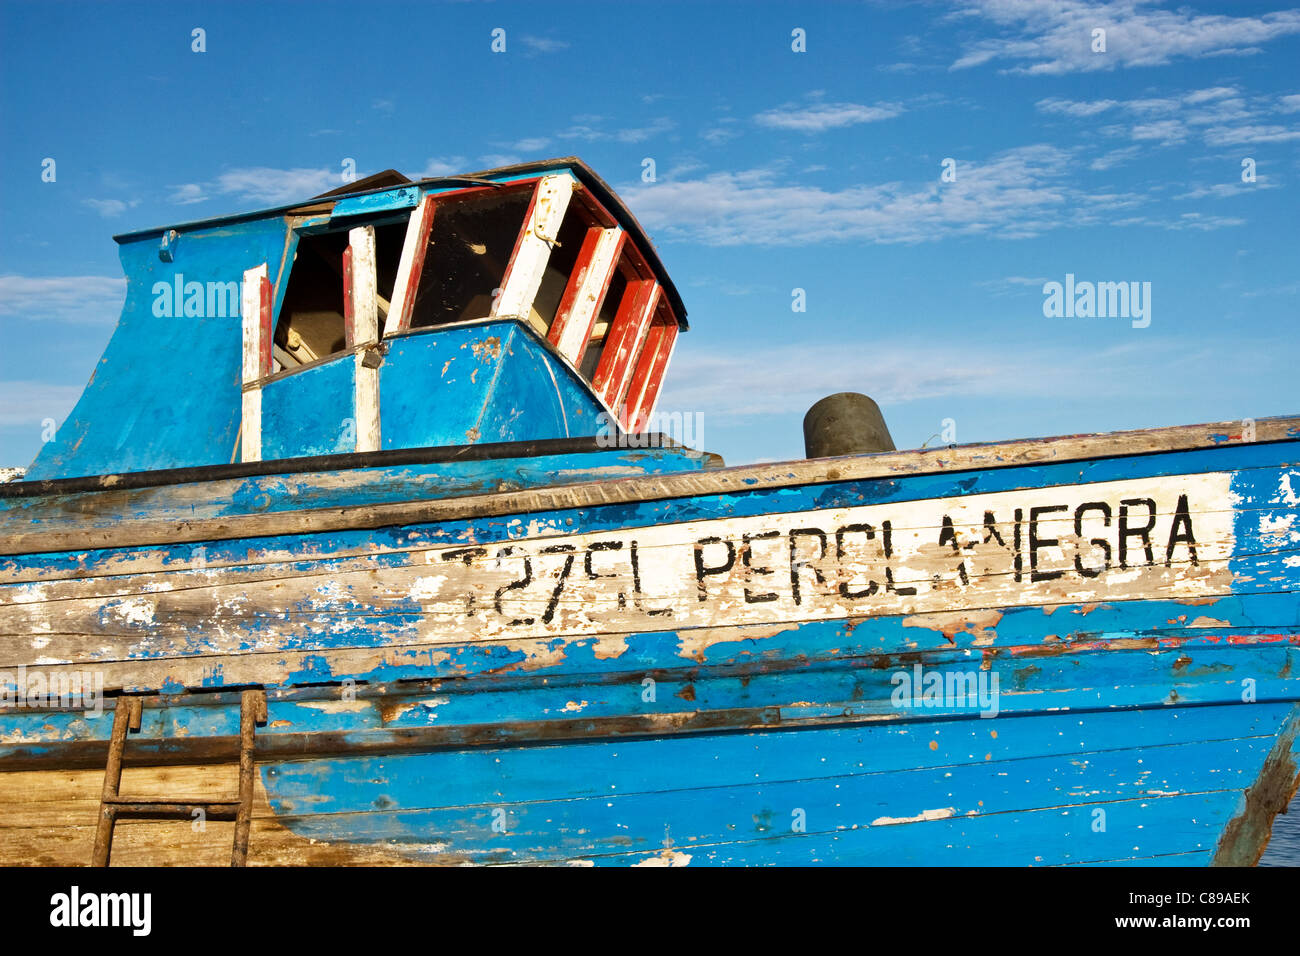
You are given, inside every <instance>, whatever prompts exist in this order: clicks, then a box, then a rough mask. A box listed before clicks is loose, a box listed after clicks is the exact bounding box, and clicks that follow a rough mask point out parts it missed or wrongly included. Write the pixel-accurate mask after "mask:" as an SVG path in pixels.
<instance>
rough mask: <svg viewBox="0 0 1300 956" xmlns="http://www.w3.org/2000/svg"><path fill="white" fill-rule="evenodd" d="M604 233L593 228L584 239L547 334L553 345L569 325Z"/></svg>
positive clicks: (595, 227)
mask: <svg viewBox="0 0 1300 956" xmlns="http://www.w3.org/2000/svg"><path fill="white" fill-rule="evenodd" d="M603 231H604V230H602V229H601V228H600V227H599V226H591V227H589V228H588V229H587V234H586V235H585V236H584V237H583V239H582V248H581V249H579V250H578V261H577V262H575V263H574V265H573V272H572V273H571V274H570V275H569V281H568V283H567V284H566V285H565V287H564V295H562V296H560V304H559V306H558V307H557V308H556V310H555V321H554V322H552V323H551V330H550V331H549V332H547V333H546V339H547V341H549V342H550V343H551V344H552V345H559V344H560V335H561V334H562V333H563V332H564V327H565V326H566V325H568V324H569V316H570V315H572V313H573V304H574V303H575V302H577V301H578V290H579V289H581V288H582V283H583V282H584V281H585V280H586V278H587V273H588V272H590V271H591V257H592V256H594V255H595V254H596V244H597V243H598V242H599V241H600V236H601V233H602V232H603Z"/></svg>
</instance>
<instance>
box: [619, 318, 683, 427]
mask: <svg viewBox="0 0 1300 956" xmlns="http://www.w3.org/2000/svg"><path fill="white" fill-rule="evenodd" d="M677 331H678V329H677V320H676V319H675V318H673V314H672V309H671V308H670V307H669V306H668V303H667V302H664V303H663V304H662V305H661V306H660V308H659V311H658V313H656V315H655V319H654V323H653V324H652V325H651V326H650V333H649V335H647V336H646V343H645V346H644V347H643V348H642V349H641V357H640V359H639V360H638V361H637V363H636V371H635V372H633V373H632V384H631V385H630V386H629V387H628V390H627V395H628V398H627V409H626V412H625V415H626V420H625V421H624V422H623V427H624V428H626V429H627V430H628V431H629V432H634V433H635V432H641V431H644V430H645V427H646V422H647V421H649V418H650V415H651V413H653V412H654V408H655V403H656V402H657V401H658V399H659V389H660V388H661V387H662V385H663V380H664V373H665V372H667V371H668V357H669V356H670V355H672V352H673V342H674V341H675V340H676V339H677Z"/></svg>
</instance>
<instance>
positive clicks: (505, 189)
mask: <svg viewBox="0 0 1300 956" xmlns="http://www.w3.org/2000/svg"><path fill="white" fill-rule="evenodd" d="M541 181H542V178H541V177H540V176H537V177H534V178H532V179H520V180H516V181H515V182H511V183H502V184H501V185H500V186H467V187H465V188H464V189H452V190H449V191H448V192H445V193H426V194H425V195H426V197H427V198H429V199H432V200H433V201H434V202H435V203H438V204H439V205H442V204H444V203H451V202H461V201H463V200H466V199H477V198H478V197H480V196H502V195H505V194H506V193H513V192H522V191H523V190H524V189H526V188H528V187H531V188H532V189H533V190H534V191H536V189H537V184H538V183H540V182H541Z"/></svg>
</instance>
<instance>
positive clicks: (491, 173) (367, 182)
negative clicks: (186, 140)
mask: <svg viewBox="0 0 1300 956" xmlns="http://www.w3.org/2000/svg"><path fill="white" fill-rule="evenodd" d="M560 170H566V171H568V172H571V173H572V174H573V175H574V177H575V178H576V179H577V180H578V182H579V183H581V184H582V185H583V186H584V187H585V188H586V189H588V190H589V191H590V192H591V194H592V195H593V196H594V197H595V198H596V200H597V201H598V202H599V203H600V204H601V205H602V206H604V207H605V209H607V210H608V211H609V213H610V215H612V216H613V217H614V218H615V219H616V220H617V221H618V224H619V225H620V226H622V227H623V229H624V230H626V232H627V233H628V236H629V237H630V238H631V239H632V241H633V242H634V243H635V244H636V246H637V248H638V249H639V250H640V251H641V254H642V255H643V256H645V259H646V263H647V264H648V265H649V266H650V268H651V269H653V270H654V273H655V277H656V278H657V279H658V280H659V284H660V286H662V287H663V290H664V292H665V294H667V296H668V301H669V302H670V303H671V305H672V307H673V312H674V314H675V315H676V317H677V321H678V323H679V324H680V325H681V327H682V329H686V328H688V325H687V322H686V306H685V305H684V304H683V302H682V298H681V295H680V293H678V291H677V287H676V286H675V285H674V284H673V281H672V278H671V277H670V276H669V275H668V270H667V269H665V268H664V264H663V260H661V259H660V258H659V253H658V251H657V250H656V249H655V247H654V243H652V242H651V241H650V237H649V235H647V233H646V231H645V229H644V228H642V226H641V223H640V222H638V221H637V218H636V216H634V215H633V214H632V211H631V210H630V209H628V207H627V205H626V204H625V203H624V202H623V200H622V199H620V198H619V197H618V194H617V193H615V192H614V190H613V189H611V188H610V186H609V184H608V183H606V182H605V180H603V179H601V178H600V177H599V176H597V175H596V173H595V171H593V170H592V168H591V167H590V166H588V165H587V164H586V163H584V162H583V161H582V160H581V159H579V158H578V157H577V156H562V157H559V158H557V159H544V160H539V161H537V162H531V163H517V164H515V165H513V166H498V167H497V168H495V169H486V170H482V171H480V172H476V173H465V174H464V175H460V176H435V177H431V178H429V179H416V180H409V179H407V178H406V177H405V176H403V175H402V174H401V173H399V172H397V171H396V170H394V169H388V170H384V171H383V172H381V173H376V174H374V175H373V176H367V177H366V178H364V179H360V180H358V181H357V182H355V183H349V184H348V185H346V186H342V187H340V188H338V189H332V190H330V191H329V192H325V193H321V194H320V195H319V196H315V197H312V198H310V199H305V200H303V201H301V202H295V203H288V204H286V205H283V206H272V207H270V208H267V209H258V210H254V211H252V212H243V213H235V214H233V215H229V216H214V217H212V218H209V219H195V220H191V221H189V222H184V223H177V224H174V225H167V226H157V227H154V228H151V229H138V230H135V231H132V232H123V233H118V234H117V235H115V236H114V237H113V240H114V241H115V242H118V243H122V242H128V241H134V240H137V239H145V238H148V237H150V236H161V235H163V234H164V233H166V232H167V231H168V230H170V229H175V230H177V231H181V230H192V229H198V228H204V227H209V226H220V225H227V224H230V223H236V222H247V221H249V220H252V219H262V218H265V217H267V216H270V215H278V214H281V213H292V212H294V211H295V210H301V209H305V208H309V207H319V206H320V205H321V204H322V203H333V202H337V201H338V200H341V199H344V198H346V197H351V196H365V195H369V194H371V193H381V192H387V191H388V190H391V189H398V188H402V187H404V186H419V187H426V188H429V187H431V188H439V187H465V186H472V185H475V184H480V183H481V184H483V185H487V184H490V183H495V182H502V181H504V180H510V179H523V178H527V177H528V176H530V175H534V174H536V175H544V174H545V173H548V172H558V171H560Z"/></svg>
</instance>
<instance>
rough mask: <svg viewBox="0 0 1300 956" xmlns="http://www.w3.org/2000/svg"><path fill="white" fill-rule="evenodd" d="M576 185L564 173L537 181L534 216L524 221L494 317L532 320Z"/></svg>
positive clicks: (493, 313) (502, 282) (495, 307)
mask: <svg viewBox="0 0 1300 956" xmlns="http://www.w3.org/2000/svg"><path fill="white" fill-rule="evenodd" d="M573 186H574V182H573V179H572V178H571V177H569V176H560V175H557V176H543V177H542V178H541V180H540V181H539V182H538V183H537V193H536V196H535V200H534V202H533V210H532V215H530V216H529V217H528V222H526V223H525V224H524V232H523V237H522V238H521V239H520V240H519V244H518V247H517V248H516V249H515V254H514V256H513V257H512V258H511V260H510V265H509V267H508V268H507V269H506V274H505V277H504V278H503V279H502V281H501V294H500V295H499V296H497V299H496V302H494V303H493V304H492V313H491V316H492V318H494V319H497V318H520V319H524V320H527V319H528V316H529V313H530V312H531V310H532V305H533V299H535V298H536V297H537V289H538V287H540V286H541V284H542V276H543V274H544V273H545V272H546V262H547V260H548V259H549V258H550V257H551V244H552V243H554V242H555V237H556V235H557V234H558V233H559V231H560V223H562V222H563V221H564V211H565V210H566V209H568V208H569V199H570V197H571V196H572V195H573Z"/></svg>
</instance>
